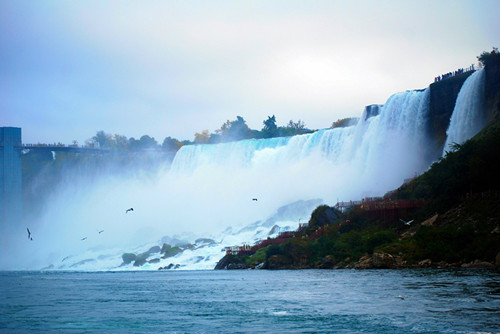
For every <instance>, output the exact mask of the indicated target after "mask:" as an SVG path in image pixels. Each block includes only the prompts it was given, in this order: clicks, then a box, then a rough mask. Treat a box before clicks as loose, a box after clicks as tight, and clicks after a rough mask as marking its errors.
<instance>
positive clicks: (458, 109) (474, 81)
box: [443, 69, 486, 156]
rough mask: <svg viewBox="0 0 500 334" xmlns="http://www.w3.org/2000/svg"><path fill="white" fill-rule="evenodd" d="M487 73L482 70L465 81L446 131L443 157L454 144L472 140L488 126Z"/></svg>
mask: <svg viewBox="0 0 500 334" xmlns="http://www.w3.org/2000/svg"><path fill="white" fill-rule="evenodd" d="M484 90H485V71H484V69H480V70H478V71H476V72H474V73H473V74H472V75H471V76H469V77H468V78H467V80H465V82H464V84H463V85H462V88H461V89H460V92H459V93H458V96H457V101H456V102H455V108H454V109H453V113H452V115H451V119H450V125H449V127H448V130H447V131H446V135H447V138H446V142H445V144H444V148H443V156H444V155H445V154H446V151H449V150H450V148H451V145H452V144H453V143H457V144H462V143H463V142H464V141H466V140H468V139H470V138H472V137H473V136H474V135H475V134H476V133H478V132H479V131H480V130H481V129H482V128H483V127H484V125H485V124H486V116H485V105H484Z"/></svg>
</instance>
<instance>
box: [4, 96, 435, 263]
mask: <svg viewBox="0 0 500 334" xmlns="http://www.w3.org/2000/svg"><path fill="white" fill-rule="evenodd" d="M428 103H429V92H428V90H425V91H409V92H405V93H398V94H394V95H393V96H391V97H390V98H389V100H388V101H387V102H386V104H385V105H384V106H383V107H382V108H381V112H380V114H379V115H377V116H374V117H370V118H368V115H366V114H362V115H361V118H360V120H359V121H358V122H357V124H356V125H355V126H350V127H345V128H335V129H324V130H320V131H318V132H315V133H312V134H305V135H299V136H294V137H288V138H272V139H260V140H243V141H238V142H231V143H223V144H214V145H187V146H184V147H182V148H181V149H180V150H179V151H178V152H177V155H176V156H175V159H174V160H173V162H172V163H171V164H170V163H167V162H165V163H162V164H159V165H155V164H152V165H151V166H154V167H150V168H148V167H145V166H142V168H140V169H139V170H141V172H137V171H135V172H128V173H127V172H121V173H117V172H116V171H117V168H107V169H106V171H104V172H102V171H101V172H100V173H97V175H96V173H95V172H94V171H89V170H80V171H78V173H77V174H80V175H75V172H74V171H68V172H67V173H68V175H67V176H66V177H64V182H62V183H61V184H60V185H59V187H58V188H57V190H56V191H55V192H53V194H52V196H51V197H50V198H48V199H47V201H46V203H45V206H44V208H43V211H42V213H41V214H40V215H39V217H37V219H35V220H33V221H28V222H26V224H27V225H28V226H30V229H31V231H32V233H33V239H34V240H33V241H29V240H26V235H25V234H26V231H25V229H24V227H21V228H19V230H18V231H16V232H15V234H17V235H14V236H13V237H12V238H10V241H12V240H17V241H16V242H15V243H13V242H10V243H9V242H7V243H3V244H4V246H3V247H2V248H5V247H7V248H8V249H7V250H3V252H8V253H9V254H11V256H9V257H7V256H4V257H2V264H1V266H2V267H7V268H9V269H10V268H16V269H33V268H37V269H39V268H41V267H43V266H45V265H47V264H50V263H55V262H60V261H61V259H64V258H65V257H68V256H73V255H78V254H83V253H85V252H89V254H92V256H94V257H96V256H98V255H99V254H100V256H101V257H102V258H104V257H105V256H106V255H105V254H108V253H109V254H111V253H114V254H121V253H123V252H126V251H129V250H130V249H136V248H137V247H139V246H141V245H145V244H147V243H151V242H156V243H159V242H160V240H161V239H162V238H163V237H165V236H168V237H173V236H177V237H179V238H184V239H186V240H189V239H190V238H191V239H194V238H197V237H216V236H217V235H220V233H221V232H222V231H223V230H224V229H226V228H227V227H232V228H234V227H243V226H245V225H248V224H250V223H252V222H255V221H257V220H262V219H265V218H266V217H267V216H269V215H270V214H271V213H273V212H274V211H275V210H276V209H277V208H279V207H280V206H283V205H286V204H288V203H291V202H293V201H297V200H308V199H314V198H321V199H322V200H323V201H324V202H325V203H327V204H329V205H334V204H335V203H336V202H337V200H340V201H349V200H359V199H361V198H363V197H366V196H381V195H383V194H384V193H385V192H387V191H389V190H392V189H394V188H396V187H398V186H399V185H400V184H401V183H402V182H403V180H404V179H405V178H408V177H412V176H414V175H415V174H416V173H420V172H421V171H423V170H425V169H426V168H427V166H428V165H429V161H425V159H424V157H425V154H424V153H425V147H426V138H425V120H426V117H427V109H428ZM146 166H147V165H146ZM115 167H116V166H115ZM133 170H137V169H133ZM253 198H257V201H253V200H252V199H253ZM128 208H134V211H133V212H129V213H126V212H125V210H126V209H128ZM99 231H103V232H101V233H99ZM83 238H86V239H85V240H82V239H83ZM19 240H23V241H22V242H19ZM5 245H6V246H5ZM111 250H112V251H111ZM89 256H90V255H89Z"/></svg>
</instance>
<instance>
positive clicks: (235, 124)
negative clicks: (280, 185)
mask: <svg viewBox="0 0 500 334" xmlns="http://www.w3.org/2000/svg"><path fill="white" fill-rule="evenodd" d="M262 123H263V127H262V129H261V130H254V129H250V128H249V127H248V125H247V124H246V121H245V119H244V118H243V117H241V116H236V119H235V120H234V121H230V120H227V121H226V122H224V123H223V124H222V125H221V127H220V128H219V129H217V130H215V132H213V133H210V132H209V131H208V130H203V131H201V132H196V133H195V134H194V140H193V141H190V140H178V139H177V138H172V137H170V136H168V137H166V138H165V139H164V140H163V142H162V144H161V145H160V144H159V143H158V142H157V141H156V139H155V138H154V137H150V136H148V135H144V136H142V137H140V138H139V139H135V138H134V137H130V138H127V137H126V136H123V135H119V134H115V135H112V134H109V133H106V132H105V131H103V130H100V131H97V133H96V134H95V136H93V137H92V138H90V139H89V140H87V141H86V142H85V145H84V146H85V147H89V148H102V149H108V150H115V151H131V152H137V151H144V150H162V151H166V152H177V151H178V150H179V149H180V148H181V147H182V146H184V145H192V144H218V143H226V142H232V141H238V140H244V139H265V138H274V137H288V136H295V135H299V134H305V133H311V132H313V130H310V129H308V128H306V125H305V123H304V122H302V121H301V120H298V121H297V122H294V121H292V120H290V121H289V122H288V123H287V124H286V125H285V126H278V125H276V116H274V115H273V116H268V117H267V119H266V120H264V121H263V122H262ZM75 145H76V146H77V145H78V143H77V142H76V141H74V142H73V145H72V146H75Z"/></svg>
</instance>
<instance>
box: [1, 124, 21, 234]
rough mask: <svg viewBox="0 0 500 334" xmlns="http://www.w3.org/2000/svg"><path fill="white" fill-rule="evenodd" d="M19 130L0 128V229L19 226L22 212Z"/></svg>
mask: <svg viewBox="0 0 500 334" xmlns="http://www.w3.org/2000/svg"><path fill="white" fill-rule="evenodd" d="M21 145H22V142H21V128H12V127H0V164H1V165H0V227H2V228H5V227H8V226H10V227H13V226H16V225H19V224H20V223H21V219H22V216H23V215H22V212H23V192H22V165H21V149H22V148H21Z"/></svg>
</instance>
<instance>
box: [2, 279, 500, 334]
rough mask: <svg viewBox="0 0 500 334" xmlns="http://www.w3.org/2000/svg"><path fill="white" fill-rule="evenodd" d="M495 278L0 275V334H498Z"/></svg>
mask: <svg viewBox="0 0 500 334" xmlns="http://www.w3.org/2000/svg"><path fill="white" fill-rule="evenodd" d="M499 278H500V273H499V272H498V271H485V270H379V271H375V270H373V271H372V270H368V271H354V270H336V271H335V270H332V271H330V270H302V271H299V270H297V271H263V270H261V271H258V270H253V271H184V272H183V271H172V272H97V273H96V272H93V273H92V272H90V273H89V272H0V332H2V333H31V332H35V333H165V332H175V333H193V332H195V333H197V332H198V333H255V332H269V333H290V332H298V333H311V332H336V333H338V332H340V333H359V332H364V333H476V332H493V333H496V332H500V280H499ZM403 298H404V299H403Z"/></svg>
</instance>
